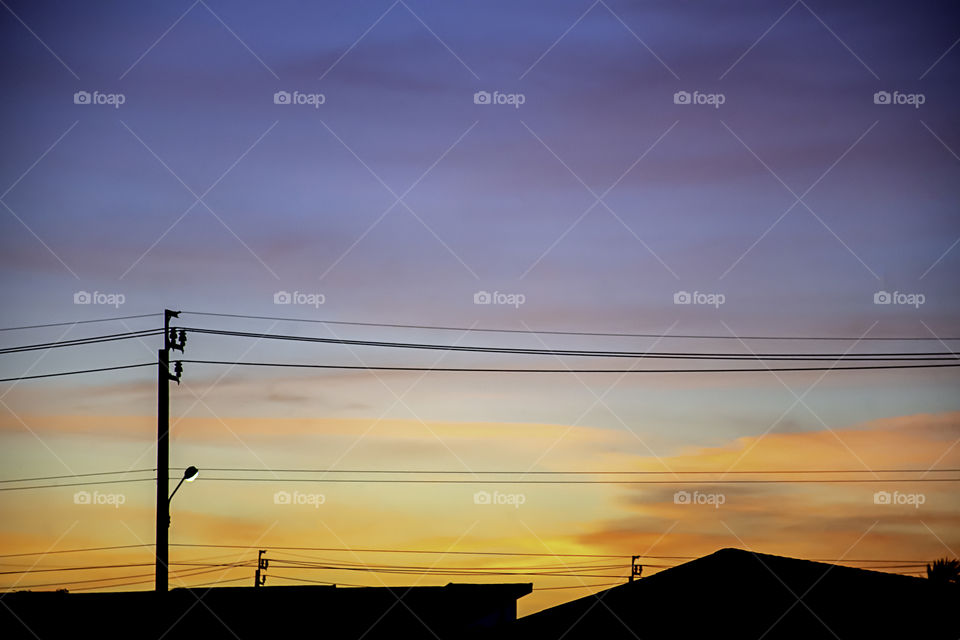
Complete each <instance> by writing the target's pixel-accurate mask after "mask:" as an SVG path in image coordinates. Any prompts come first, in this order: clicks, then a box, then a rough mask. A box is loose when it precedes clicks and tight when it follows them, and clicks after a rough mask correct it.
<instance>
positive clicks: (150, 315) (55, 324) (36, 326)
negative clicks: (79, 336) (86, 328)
mask: <svg viewBox="0 0 960 640" xmlns="http://www.w3.org/2000/svg"><path fill="white" fill-rule="evenodd" d="M162 315H163V314H162V313H141V314H139V315H135V316H118V317H114V318H97V319H95V320H73V321H71V322H51V323H48V324H28V325H22V326H19V327H0V331H19V330H20V329H45V328H47V327H67V326H72V325H78V324H92V323H96V322H117V321H119V320H134V319H137V318H153V317H156V316H162Z"/></svg>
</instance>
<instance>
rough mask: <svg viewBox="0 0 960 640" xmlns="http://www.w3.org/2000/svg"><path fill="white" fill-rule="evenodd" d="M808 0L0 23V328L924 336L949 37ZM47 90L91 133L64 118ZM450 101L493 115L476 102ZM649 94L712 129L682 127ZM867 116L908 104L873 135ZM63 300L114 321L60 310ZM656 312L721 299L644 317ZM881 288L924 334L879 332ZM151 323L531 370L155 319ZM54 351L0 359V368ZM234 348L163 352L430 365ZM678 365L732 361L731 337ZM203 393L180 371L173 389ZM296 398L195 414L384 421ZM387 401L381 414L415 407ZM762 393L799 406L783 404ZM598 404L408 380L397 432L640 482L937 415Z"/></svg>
mask: <svg viewBox="0 0 960 640" xmlns="http://www.w3.org/2000/svg"><path fill="white" fill-rule="evenodd" d="M842 4H843V6H840V7H838V6H836V3H828V2H822V1H819V0H815V1H814V0H811V1H810V2H796V3H793V4H791V3H790V2H774V3H771V2H746V3H738V4H737V5H736V6H735V7H731V6H726V5H724V6H720V5H718V4H716V3H713V4H710V3H703V2H685V1H684V2H675V1H670V2H668V1H664V2H652V3H628V2H624V1H622V0H609V1H608V2H601V1H598V2H596V3H593V4H590V2H589V0H588V1H583V2H581V1H578V2H568V1H563V2H551V3H548V4H547V3H533V2H490V1H484V2H475V1H472V0H467V1H463V2H456V3H429V2H422V1H420V0H406V1H405V2H397V3H393V4H391V3H390V2H389V1H384V2H370V3H356V2H346V1H343V0H341V1H338V2H324V3H309V2H271V3H232V2H231V3H228V2H223V1H222V0H209V1H207V2H205V3H204V2H198V3H196V4H190V2H189V1H186V2H175V3H170V2H163V3H160V2H151V3H144V2H138V3H130V2H94V3H75V2H42V3H31V2H24V1H21V0H9V1H8V2H7V3H6V5H5V8H3V7H0V35H2V37H0V59H2V60H3V65H2V67H0V86H2V87H3V94H2V95H3V99H2V100H0V116H2V117H0V139H2V140H3V154H2V156H0V201H2V203H3V205H5V206H0V269H2V274H3V275H2V279H0V299H2V300H3V304H2V305H0V327H10V326H15V325H21V324H32V323H42V322H57V321H61V320H75V319H77V320H79V319H86V318H101V317H106V316H111V315H127V314H139V313H153V312H156V313H159V312H160V311H161V310H162V309H163V308H164V307H169V308H180V309H185V310H195V311H215V312H226V313H247V314H260V315H282V316H295V317H299V318H312V319H326V320H356V321H367V322H405V323H419V324H445V325H455V326H479V327H494V328H499V327H506V328H514V329H523V328H528V327H533V328H537V329H560V330H563V329H575V330H576V329H580V330H587V331H621V332H623V331H627V332H644V333H654V334H657V333H661V332H668V331H669V332H671V333H708V334H720V335H728V334H731V335H733V334H735V335H744V334H747V335H833V336H861V335H864V334H865V333H866V332H868V331H869V335H870V336H884V335H886V336H904V335H910V336H921V337H942V338H948V337H953V338H956V337H958V336H960V322H958V320H960V304H958V302H960V298H958V295H957V294H958V290H957V282H958V281H960V246H958V240H960V216H958V215H957V203H958V201H960V198H958V196H960V157H958V155H957V152H958V151H960V126H958V120H957V113H958V109H957V107H958V99H960V92H958V89H957V87H960V47H956V46H955V45H956V44H957V38H958V36H960V20H958V17H960V14H958V13H957V11H956V10H955V8H953V9H948V8H946V7H945V5H944V3H941V2H921V3H910V4H909V5H908V4H905V3H892V2H879V3H878V2H869V3H867V2H857V3H842ZM281 91H285V92H289V93H291V94H294V93H295V92H297V93H299V94H309V95H313V94H322V96H323V104H320V105H318V106H317V107H316V108H315V107H314V106H312V105H310V104H275V103H274V96H275V93H276V92H281ZM77 92H88V93H89V94H91V96H97V95H99V96H104V95H120V96H122V98H121V99H122V101H123V104H122V105H120V106H119V107H118V108H114V106H112V105H110V104H75V101H74V97H75V94H76V93H77ZM477 92H489V93H490V94H494V95H501V96H502V95H507V96H514V98H512V100H514V101H522V104H520V105H519V106H516V107H515V106H514V105H511V104H482V103H481V104H477V103H475V98H476V94H477ZM495 92H496V93H495ZM683 92H686V93H687V94H690V95H691V98H692V100H696V99H697V98H698V97H699V98H701V99H703V100H705V101H708V102H710V101H713V102H717V101H722V104H720V105H719V106H717V107H716V108H715V107H714V106H713V105H711V104H683V103H682V101H683V100H682V96H684V95H686V94H684V93H683ZM878 92H879V93H878ZM883 92H887V93H888V94H889V95H890V96H891V99H892V100H893V101H896V100H897V99H898V98H899V99H901V100H903V101H906V102H918V101H919V102H922V104H920V105H919V106H914V105H912V104H883V103H882V102H883V96H885V95H886V94H885V93H883ZM516 96H520V97H519V98H517V97H516ZM678 96H680V97H681V98H678ZM877 96H879V97H880V102H881V104H877V103H875V98H876V97H877ZM676 99H680V101H681V103H680V104H678V103H676ZM481 102H482V101H481ZM198 198H199V199H200V200H201V201H200V202H198V201H197V200H198ZM78 291H87V292H91V293H92V292H98V293H107V294H122V295H123V296H124V300H125V301H124V304H123V305H122V306H120V307H119V308H115V307H113V306H107V305H99V304H91V305H76V304H74V294H75V293H76V292H78ZM278 291H288V292H300V293H306V294H322V296H323V297H324V303H323V305H321V306H319V307H314V306H307V305H289V306H286V305H275V304H274V294H275V293H276V292H278ZM478 291H489V292H500V293H507V294H522V296H523V297H524V303H523V304H522V305H520V306H519V307H513V306H509V305H497V304H492V305H476V304H474V294H475V293H477V292H478ZM681 291H686V292H691V293H692V292H699V293H706V294H722V295H723V296H724V303H723V304H722V305H721V306H719V308H715V307H713V306H708V305H697V304H692V305H677V304H674V295H675V294H676V293H677V292H681ZM879 291H888V292H891V293H892V292H898V293H900V294H922V295H923V297H924V302H923V304H922V305H919V306H910V305H905V304H890V305H877V304H874V295H875V293H877V292H879ZM128 324H129V326H130V327H136V328H147V327H151V326H154V325H155V324H157V321H156V319H144V320H138V321H130V322H129V323H128ZM183 324H187V325H193V326H197V325H201V326H228V327H234V328H242V329H244V330H251V331H253V330H268V329H269V330H273V331H290V332H300V333H311V334H313V335H331V332H332V331H336V332H337V335H342V336H349V337H357V338H360V337H366V338H375V339H388V340H395V339H407V340H417V339H423V340H432V341H436V342H441V341H449V340H453V339H459V340H461V341H462V342H464V343H467V344H509V345H514V344H521V343H523V344H528V345H530V343H529V341H526V342H524V340H523V339H521V338H518V337H516V336H497V335H495V334H480V335H475V336H470V337H464V336H462V335H460V334H457V333H454V334H451V333H442V332H418V333H416V334H411V333H409V332H405V331H400V330H389V331H388V330H383V331H378V330H369V329H360V328H346V327H339V328H323V327H321V326H320V325H290V324H281V325H276V326H274V325H273V324H272V323H271V322H269V321H261V322H232V321H219V320H214V319H211V318H202V317H197V316H192V317H191V316H186V315H185V316H184V319H183ZM105 326H106V325H87V326H81V327H75V328H71V329H70V331H69V332H68V335H67V337H69V338H74V337H82V336H85V335H96V334H98V333H103V332H106V330H105ZM110 327H111V330H116V331H123V330H124V328H123V327H122V326H118V325H110ZM63 333H64V328H56V329H51V330H47V331H39V332H7V333H3V334H0V342H2V345H3V346H11V345H18V344H23V343H27V342H34V341H43V340H54V339H57V338H58V337H60V336H61V335H63ZM544 343H545V344H546V345H548V346H560V345H569V346H573V347H580V348H606V347H611V346H618V347H619V346H624V343H623V341H617V340H613V339H609V338H595V339H587V338H582V339H576V340H574V339H569V338H567V339H561V338H558V337H552V338H544ZM657 344H658V346H659V348H661V349H668V348H675V347H678V346H680V345H681V344H683V343H681V342H678V341H671V340H666V341H664V342H661V343H657ZM923 344H925V345H927V346H929V347H930V349H931V350H941V348H942V347H943V345H941V344H938V343H937V342H931V343H923ZM949 344H950V345H951V346H952V347H954V348H955V345H956V344H957V343H956V342H951V343H949ZM652 345H654V342H653V341H651V340H632V341H630V342H629V343H628V345H626V346H629V347H630V348H636V349H644V348H648V347H650V346H652ZM838 345H839V346H838ZM248 346H250V345H249V344H247V343H243V342H239V341H234V342H231V341H228V340H224V339H218V338H212V337H209V338H208V337H191V343H190V351H191V353H190V356H191V357H195V358H203V357H209V358H215V359H231V360H233V359H237V358H240V357H241V356H244V357H246V358H247V359H249V360H257V359H261V360H268V359H287V360H298V361H304V362H315V361H324V362H338V363H342V364H357V362H358V361H360V360H361V359H362V361H363V362H365V363H368V364H412V365H430V364H432V363H433V362H435V358H434V357H433V356H434V355H435V354H422V353H414V354H408V353H387V354H384V353H380V352H376V351H371V352H362V351H358V352H356V353H352V352H348V351H344V350H342V349H341V350H338V349H337V348H335V347H317V348H316V349H313V350H308V349H299V348H297V349H294V348H290V347H287V346H281V347H276V346H273V345H270V346H269V347H268V346H266V345H262V344H261V345H256V346H254V347H253V350H252V351H250V352H249V353H244V349H246V348H247V347H248ZM530 346H535V347H536V346H544V345H543V344H540V343H537V342H535V343H534V344H532V345H530ZM700 346H701V347H703V348H705V349H721V348H722V349H730V350H732V351H736V352H743V350H744V347H743V346H742V345H740V344H739V343H738V342H736V341H727V342H721V341H715V342H704V343H700ZM767 346H769V347H771V348H774V347H776V346H781V347H784V348H792V345H786V346H785V345H782V344H781V345H767ZM831 346H837V348H838V349H840V350H842V349H845V348H847V347H848V346H849V344H847V343H842V344H841V343H835V344H834V345H831ZM810 348H811V349H815V348H822V345H819V347H818V346H817V345H811V346H810ZM861 348H862V349H864V350H869V349H874V348H879V347H878V346H877V344H872V345H869V346H863V347H861ZM155 349H156V342H155V340H152V341H146V342H145V343H140V342H138V341H131V342H129V343H118V344H117V345H111V346H110V347H109V348H103V349H101V348H84V349H79V350H74V349H70V350H66V349H65V350H60V351H58V352H55V353H51V354H49V355H48V356H45V357H44V358H43V360H42V362H40V363H37V362H36V361H37V358H36V355H35V354H31V353H27V354H18V355H15V356H9V355H8V356H5V357H4V358H3V359H2V360H0V377H12V376H17V375H22V374H23V373H24V372H25V371H26V370H27V369H30V371H31V373H41V372H47V371H59V370H66V369H71V368H82V367H96V366H108V365H111V364H118V363H127V362H139V361H144V360H149V359H150V358H151V357H154V356H155ZM151 350H153V351H152V352H151ZM444 363H445V364H448V365H451V366H456V365H458V364H459V365H470V364H480V365H487V366H494V363H496V364H499V365H502V366H511V365H515V366H519V365H520V364H521V363H523V364H529V363H530V361H529V360H511V359H508V358H500V359H494V358H493V357H486V358H484V357H473V358H471V357H467V356H460V355H453V356H450V357H449V359H448V360H445V361H444ZM553 364H556V363H552V362H548V363H546V366H551V365H553ZM568 364H571V365H572V364H573V363H572V362H569V363H568ZM577 364H585V365H589V364H598V363H582V362H578V363H577ZM607 364H609V363H607ZM220 373H221V371H220V370H219V369H214V368H204V367H200V366H193V367H192V370H190V371H188V375H189V376H192V379H191V382H192V383H193V384H194V385H196V387H197V388H198V389H199V388H203V387H204V385H211V384H213V381H214V380H216V377H217V376H218V375H220ZM152 378H153V371H151V370H147V369H143V370H138V371H134V372H128V373H125V374H116V373H111V374H104V375H96V376H89V377H85V378H83V379H79V378H73V379H68V380H63V381H56V382H49V381H42V382H38V383H35V384H22V385H17V386H16V387H15V388H11V387H10V386H9V385H4V389H5V390H6V391H7V392H9V395H6V394H5V396H6V397H7V400H6V401H5V405H7V409H9V410H10V411H11V412H13V411H16V412H18V413H23V414H39V413H43V414H51V415H57V414H62V415H86V416H96V415H149V414H151V412H152V411H153V410H154V407H155V404H154V402H155V401H154V396H153V394H154V387H153V386H152V384H153V383H152V382H151V380H152ZM303 379H304V378H303V377H302V376H301V377H298V374H291V373H290V372H286V371H284V372H277V371H273V370H236V371H232V372H231V373H230V376H229V380H228V381H227V382H225V383H224V384H223V385H222V386H218V387H217V390H216V393H212V394H211V395H210V397H209V398H208V399H207V402H208V403H209V406H208V408H209V409H210V410H211V412H213V413H216V414H219V415H224V416H226V415H231V416H240V417H257V418H270V417H314V418H317V417H322V418H362V417H369V416H371V415H379V414H380V413H381V412H382V411H384V410H385V409H386V408H387V407H388V406H390V403H391V402H392V396H391V395H390V394H389V393H386V392H385V390H384V386H383V385H380V384H378V382H377V381H376V380H373V379H371V378H370V377H363V376H362V375H360V374H353V373H349V374H347V373H331V374H329V375H324V376H319V375H315V376H314V377H313V378H311V379H312V380H317V379H321V380H323V384H322V385H318V384H313V385H311V384H307V383H304V385H303V386H299V382H298V381H300V382H302V381H303ZM388 379H389V383H388V385H393V384H394V383H395V384H396V390H397V391H398V392H401V391H403V390H404V389H406V388H407V387H409V386H410V385H411V383H412V380H413V379H412V378H411V377H408V376H404V375H400V374H398V375H396V376H393V377H389V378H388ZM785 380H786V383H787V386H789V387H790V388H791V389H793V390H794V391H796V392H797V393H801V392H803V391H804V390H805V389H806V388H807V387H808V386H810V385H811V384H813V383H814V382H815V381H816V377H815V376H812V375H809V374H802V375H797V376H793V377H787V378H785ZM614 382H615V380H614V379H612V378H600V377H597V378H591V379H589V380H580V379H574V378H570V377H561V376H558V377H556V378H549V379H544V378H537V377H525V378H522V379H521V378H511V379H503V378H501V377H495V376H485V377H475V378H469V379H465V378H463V377H458V376H456V375H441V374H434V375H431V376H430V377H429V379H428V380H427V381H425V382H423V383H421V384H418V385H417V386H416V388H415V389H414V390H413V391H412V392H411V394H410V395H409V397H408V398H407V401H408V402H409V409H410V411H411V412H415V413H416V414H417V415H418V417H422V418H423V419H425V420H428V421H429V420H446V421H453V422H456V421H469V422H500V423H512V422H524V423H549V424H560V425H567V424H575V423H578V422H579V423H580V424H582V425H586V426H598V427H606V428H610V429H622V428H623V425H624V424H631V425H636V424H642V425H643V430H644V431H643V437H644V441H645V444H648V445H649V446H650V447H652V448H653V449H654V450H656V452H657V454H664V455H667V454H674V453H676V452H677V451H679V450H680V449H681V448H682V447H684V446H691V445H694V444H697V445H721V444H722V443H724V442H729V441H731V440H732V439H735V438H738V437H745V436H756V435H758V434H761V433H764V431H765V430H767V429H769V427H770V425H771V423H774V421H776V420H777V419H778V416H780V417H781V418H780V419H781V420H782V421H781V422H780V423H776V424H778V425H779V426H777V428H776V430H775V431H776V432H799V431H817V430H820V429H822V428H823V426H824V423H826V424H829V425H832V426H836V427H840V426H850V425H857V424H861V423H865V422H868V421H872V420H880V419H884V418H894V417H901V416H911V415H916V414H926V413H929V414H936V413H946V412H951V411H957V410H958V409H960V402H958V400H957V398H960V396H958V395H957V394H956V386H957V384H956V382H957V379H956V374H955V373H949V372H944V371H930V372H913V373H889V372H883V373H862V374H859V373H844V374H833V375H831V376H828V377H827V379H826V380H825V381H822V382H821V383H819V384H817V385H816V388H815V389H814V390H813V391H811V392H810V395H809V396H807V402H809V404H810V411H809V412H808V411H806V410H805V407H803V406H800V407H797V408H796V410H795V411H793V412H791V413H789V415H787V416H786V417H783V416H782V415H781V414H782V413H783V411H784V409H785V407H787V406H790V404H791V402H792V401H793V398H794V396H793V395H792V394H791V392H790V390H788V389H786V388H785V387H784V386H783V385H781V384H780V383H779V382H778V381H777V380H776V379H773V378H772V377H771V376H769V375H766V374H762V375H750V376H748V375H742V376H725V377H717V376H686V377H669V376H658V377H653V376H651V377H643V378H640V377H631V378H629V379H628V380H625V381H622V382H620V383H618V384H616V385H615V386H614V388H613V389H611V390H610V392H609V395H608V396H605V397H606V403H607V404H606V405H604V406H599V407H597V406H593V405H592V402H593V398H594V397H595V396H594V395H593V394H594V393H602V392H604V391H605V390H607V389H608V387H609V386H610V385H611V384H612V383H614ZM234 385H235V386H234ZM213 386H216V385H213ZM210 388H212V387H210ZM51 390H56V393H55V394H53V393H50V391H51ZM92 390H96V391H97V393H95V394H94V393H91V391H92ZM478 390H482V393H481V392H480V391H478ZM261 392H262V393H261ZM2 398H3V396H0V399H2ZM173 402H174V409H173V411H174V414H175V415H178V414H177V412H178V411H181V412H185V413H189V412H190V411H191V404H190V401H189V398H188V399H187V400H184V398H183V397H182V396H181V397H180V398H179V399H178V398H177V397H176V393H175V398H174V400H173ZM814 411H815V412H816V413H815V414H814V413H813V412H814ZM391 417H397V418H401V417H409V416H403V415H402V412H400V413H397V415H395V416H394V415H391ZM5 437H12V436H9V435H8V436H5ZM11 442H12V441H11ZM31 447H32V448H31ZM8 450H9V451H14V450H16V451H17V452H18V453H16V454H13V453H11V454H9V455H8V456H7V458H6V459H5V460H4V463H5V465H9V468H10V469H12V471H11V473H13V472H14V471H23V470H25V469H26V468H30V467H31V466H35V465H38V464H39V465H42V464H50V465H52V466H51V468H54V467H55V465H53V463H52V462H51V461H50V460H46V459H45V456H46V455H47V453H46V452H45V451H43V450H42V448H38V446H37V443H36V442H34V441H32V440H30V439H29V438H26V439H25V440H23V441H21V440H17V444H16V447H13V448H10V449H8ZM61 453H62V452H61ZM64 455H65V454H64ZM248 462H249V461H248ZM930 462H932V460H931V461H930ZM439 466H444V465H443V464H440V465H439ZM24 473H26V472H24ZM14 475H24V474H22V473H19V474H18V473H15V474H14ZM27 475H29V474H27Z"/></svg>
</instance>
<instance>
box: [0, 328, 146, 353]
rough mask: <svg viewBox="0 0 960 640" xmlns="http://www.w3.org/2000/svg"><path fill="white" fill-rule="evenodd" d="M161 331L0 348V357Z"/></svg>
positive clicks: (115, 334) (142, 336)
mask: <svg viewBox="0 0 960 640" xmlns="http://www.w3.org/2000/svg"><path fill="white" fill-rule="evenodd" d="M162 334H163V329H162V328H161V329H145V330H143V331H126V332H124V333H111V334H107V335H102V336H91V337H89V338H74V339H72V340H56V341H54V342H41V343H36V344H25V345H20V346H16V347H5V348H0V355H5V354H9V353H22V352H24V351H40V350H43V349H59V348H62V347H77V346H84V345H88V344H100V343H102V342H116V341H117V340H132V339H134V338H146V337H149V336H156V335H162Z"/></svg>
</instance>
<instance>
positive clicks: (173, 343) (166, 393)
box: [155, 309, 186, 593]
mask: <svg viewBox="0 0 960 640" xmlns="http://www.w3.org/2000/svg"><path fill="white" fill-rule="evenodd" d="M178 317H180V312H179V311H170V310H169V309H164V310H163V348H162V349H160V351H159V352H158V353H157V367H158V369H157V535H156V542H157V546H156V555H157V566H156V587H155V588H156V591H157V592H158V593H164V592H166V591H167V581H168V568H167V565H168V561H169V556H168V546H167V543H168V542H169V531H170V498H169V491H170V485H169V477H170V381H171V380H175V381H176V382H177V384H179V383H180V371H181V366H182V365H180V363H179V362H178V363H177V372H176V375H173V374H171V373H170V349H179V350H180V351H183V347H184V344H185V343H186V334H185V332H184V331H182V330H181V331H180V334H179V339H178V337H177V336H176V335H175V334H176V329H174V330H171V329H170V319H171V318H178Z"/></svg>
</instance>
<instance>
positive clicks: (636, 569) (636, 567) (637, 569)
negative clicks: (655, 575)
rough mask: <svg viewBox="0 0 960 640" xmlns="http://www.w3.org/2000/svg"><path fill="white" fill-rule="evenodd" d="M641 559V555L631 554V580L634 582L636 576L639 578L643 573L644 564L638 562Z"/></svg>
mask: <svg viewBox="0 0 960 640" xmlns="http://www.w3.org/2000/svg"><path fill="white" fill-rule="evenodd" d="M639 559H640V556H631V558H630V582H633V580H634V578H639V577H640V574H641V573H643V565H642V564H637V560H639Z"/></svg>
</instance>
